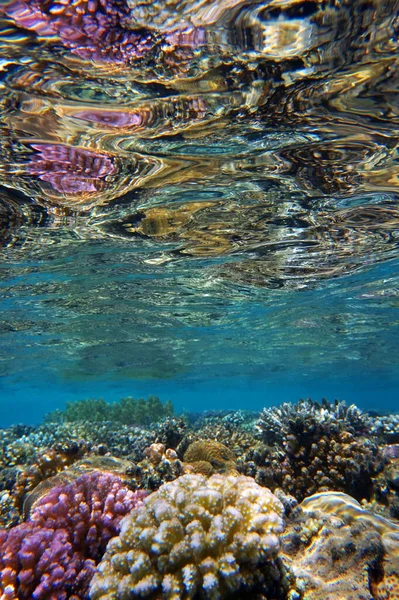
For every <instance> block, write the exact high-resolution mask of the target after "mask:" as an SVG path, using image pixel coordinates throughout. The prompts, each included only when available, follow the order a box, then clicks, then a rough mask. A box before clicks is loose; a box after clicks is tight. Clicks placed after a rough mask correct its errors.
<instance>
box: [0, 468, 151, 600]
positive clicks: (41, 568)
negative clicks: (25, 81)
mask: <svg viewBox="0 0 399 600" xmlns="http://www.w3.org/2000/svg"><path fill="white" fill-rule="evenodd" d="M145 495H146V493H145V492H143V491H138V492H132V491H131V490H129V489H128V488H127V487H125V486H124V484H123V482H122V481H121V479H120V478H119V477H117V476H115V475H112V474H110V473H102V472H99V471H94V472H93V473H90V474H84V475H82V476H80V477H79V478H78V479H76V480H75V481H74V482H72V483H70V484H66V485H60V486H57V487H55V488H53V489H52V490H51V491H50V492H49V493H48V494H47V495H46V496H44V497H43V498H41V499H40V500H39V502H38V503H37V504H36V506H35V507H34V510H33V513H32V515H31V517H30V519H29V520H28V521H27V522H26V523H22V524H20V525H17V526H16V527H14V528H12V529H11V530H9V531H6V530H1V531H0V594H2V595H1V598H2V599H3V600H16V599H18V600H67V599H69V600H78V599H79V598H82V597H85V595H86V594H87V588H88V585H89V583H90V580H91V578H92V576H93V574H94V571H95V567H96V564H97V563H98V562H99V560H100V559H101V557H102V555H103V554H104V552H105V548H106V545H107V543H108V541H109V540H110V539H111V538H112V537H114V536H115V535H117V534H118V533H119V523H120V520H121V519H122V517H124V516H125V515H126V514H127V513H129V512H130V511H131V510H132V509H133V508H135V507H137V506H138V505H139V504H141V502H142V499H143V498H144V497H145Z"/></svg>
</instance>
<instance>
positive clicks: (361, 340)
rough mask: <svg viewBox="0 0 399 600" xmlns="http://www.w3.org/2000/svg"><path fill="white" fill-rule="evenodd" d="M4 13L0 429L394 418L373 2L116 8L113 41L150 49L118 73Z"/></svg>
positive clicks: (387, 153) (391, 173) (388, 168)
mask: <svg viewBox="0 0 399 600" xmlns="http://www.w3.org/2000/svg"><path fill="white" fill-rule="evenodd" d="M22 4H24V5H25V8H26V9H27V10H28V13H29V15H30V16H29V18H22V17H21V15H20V13H19V12H18V10H17V9H16V8H15V3H14V2H7V3H4V4H3V6H2V8H1V9H0V15H1V18H2V34H1V36H0V42H1V44H0V60H1V63H0V64H1V67H2V72H1V74H2V78H1V83H0V86H1V90H0V91H1V95H2V99H1V101H0V102H1V105H0V109H1V114H0V125H1V133H0V141H1V142H2V150H1V156H0V173H1V175H2V188H1V189H0V208H1V210H0V229H1V234H2V246H1V256H0V261H1V264H0V266H1V271H0V311H1V313H0V333H1V342H0V343H1V346H0V376H1V380H0V391H1V407H0V425H2V426H8V425H10V424H11V423H15V422H26V423H34V422H37V421H40V420H41V418H42V416H43V414H45V413H46V412H48V411H49V410H53V409H54V408H62V407H63V406H64V404H65V402H66V401H68V400H73V399H81V398H84V397H100V396H101V397H104V398H106V399H109V400H116V399H118V398H120V397H122V396H124V395H127V394H128V395H133V396H138V395H148V394H156V395H159V396H160V397H161V399H164V400H166V399H171V400H172V401H173V402H174V404H175V406H176V408H177V409H178V410H180V409H184V410H205V409H210V408H219V409H226V408H253V409H260V408H261V407H262V406H265V405H271V404H276V403H279V402H282V401H296V400H297V399H299V398H300V397H304V396H306V397H307V396H311V397H312V398H314V399H315V400H318V399H320V398H321V397H323V396H324V397H327V398H328V399H329V400H333V399H334V398H338V399H345V400H346V401H347V402H354V403H356V404H357V405H358V406H360V407H361V408H370V409H374V410H376V409H378V410H382V411H384V410H385V411H388V410H391V411H392V410H396V409H397V389H398V380H399V366H398V342H397V340H398V336H397V327H398V318H397V314H398V313H397V308H398V304H399V279H398V228H399V211H398V196H397V189H398V181H399V163H398V133H397V132H398V121H399V117H398V104H397V99H396V91H395V90H396V87H395V86H397V80H398V68H397V63H398V61H397V22H396V20H395V15H396V14H397V8H398V7H397V3H396V2H389V3H387V4H385V5H384V6H382V5H380V4H378V3H376V4H375V5H374V4H372V3H371V4H368V5H366V4H363V3H362V2H355V3H351V4H350V6H349V5H346V4H345V3H343V2H342V3H340V2H338V3H336V5H335V8H334V9H333V8H331V7H328V6H327V5H324V4H322V3H320V4H318V3H304V4H300V3H291V4H290V3H289V2H286V3H278V2H272V3H264V5H260V4H253V3H248V2H247V3H245V2H243V3H238V4H237V7H238V8H237V7H235V8H232V7H230V8H228V7H224V8H223V10H222V9H221V13H222V14H221V15H219V17H220V18H219V20H218V18H216V20H214V19H213V17H211V12H209V11H210V8H209V7H210V4H211V3H208V4H206V3H205V7H207V6H208V5H209V6H208V8H209V10H205V9H204V10H199V9H198V7H196V5H195V4H193V5H189V4H187V5H184V7H183V5H181V6H180V8H179V9H177V10H176V9H173V10H172V9H170V10H171V15H169V16H168V14H169V13H168V10H169V9H168V8H167V7H166V6H163V5H162V3H161V4H160V6H159V16H158V17H157V18H156V19H155V20H154V18H153V17H151V18H150V16H149V14H146V9H145V8H143V9H142V11H143V12H142V13H139V12H137V10H138V9H135V10H136V12H135V10H134V7H133V9H132V13H131V18H132V19H133V21H132V23H131V25H130V27H131V29H128V30H126V27H125V25H124V26H123V27H124V29H123V28H122V26H121V24H120V23H119V25H118V27H119V28H120V29H121V28H122V29H123V31H122V34H123V35H127V33H126V31H130V32H131V31H137V27H139V26H140V27H147V28H148V30H149V31H150V34H151V36H153V38H154V39H155V38H156V39H158V40H162V44H163V46H162V48H163V50H162V51H160V50H159V46H154V47H151V43H152V42H151V43H149V48H148V49H147V50H146V52H145V53H144V55H143V56H141V57H137V56H136V55H135V54H134V51H133V50H131V52H130V55H129V56H127V57H126V56H124V57H122V59H121V58H120V56H119V57H118V56H116V55H114V54H112V53H111V54H109V51H108V50H109V47H110V46H109V44H108V45H107V44H105V46H104V45H102V44H103V40H101V39H93V38H91V37H90V36H88V34H87V32H86V33H85V34H84V35H86V37H84V36H83V38H79V39H80V42H79V44H80V46H78V49H76V47H75V46H73V45H71V41H70V39H69V38H68V35H69V34H68V32H67V29H66V25H68V26H71V23H72V25H73V27H75V28H78V29H79V27H80V28H81V29H80V30H79V31H80V34H79V35H82V25H81V21H80V17H77V16H76V14H75V13H74V9H73V8H71V11H72V12H70V13H68V10H69V9H65V10H66V12H65V14H64V13H62V16H61V17H60V18H59V19H58V20H57V19H56V18H55V17H54V16H52V17H49V14H50V13H49V12H48V11H49V6H50V7H51V3H48V6H47V4H46V5H45V7H44V8H43V6H42V7H40V6H39V5H38V3H37V2H35V1H34V0H32V1H29V0H25V1H24V2H22ZM109 4H110V5H113V3H112V2H110V3H109ZM216 4H217V3H215V6H216ZM118 6H119V5H118ZM255 8H256V10H255ZM261 9H262V10H261ZM118 10H119V9H118ZM29 11H31V12H29ZM46 11H47V12H46ZM179 11H180V12H179ZM251 11H252V12H253V15H256V17H255V16H253V19H252V20H251V18H250V15H251ZM212 14H213V13H212ZM162 15H164V16H163V17H162ZM193 15H196V16H193ZM259 15H261V16H259ZM167 17H168V18H167ZM90 18H91V17H90ZM135 19H136V20H135ZM146 19H147V20H146ZM168 19H169V20H168ZM171 19H172V21H171ZM173 19H174V20H173ZM248 19H249V20H248ZM107 23H108V21H107ZM137 23H138V24H137ZM193 23H194V24H193ZM38 24H41V27H44V25H43V24H46V27H52V28H53V29H52V34H51V35H50V34H46V32H45V30H44V29H41V30H40V31H41V33H39V35H38V27H39V25H38ZM107 26H108V25H107ZM122 29H121V30H122ZM68 31H69V30H68ZM140 31H141V29H140ZM54 32H55V33H54ZM182 32H183V33H184V32H185V33H184V35H186V36H188V37H186V41H185V42H182V41H181V38H179V35H183V34H182ZM188 32H191V33H190V34H189V33H188ZM193 32H194V33H195V35H194V33H193ZM53 34H54V35H53ZM122 34H121V35H122ZM129 35H130V34H129ZM140 35H141V34H140ZM157 36H158V37H157ZM190 36H191V37H190ZM193 36H194V37H193ZM151 39H152V38H151ZM176 40H177V41H176ZM179 40H180V41H179ZM118 43H119V42H118V40H117V39H116V41H115V44H114V47H115V48H117V46H118ZM87 48H89V49H90V48H91V50H90V51H92V52H94V50H95V52H94V54H93V55H92V56H93V59H92V60H88V59H87V56H86V55H85V52H86V50H87ZM104 48H108V50H107V49H104ZM154 48H156V50H154ZM82 49H83V50H82ZM85 49H86V50H85ZM93 49H94V50H93ZM96 52H97V54H96ZM151 53H152V54H151Z"/></svg>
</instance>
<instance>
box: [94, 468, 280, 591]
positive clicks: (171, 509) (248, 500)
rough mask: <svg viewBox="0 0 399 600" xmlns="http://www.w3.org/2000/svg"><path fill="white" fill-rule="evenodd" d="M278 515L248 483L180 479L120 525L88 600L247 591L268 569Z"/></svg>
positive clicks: (268, 496) (270, 499)
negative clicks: (263, 571) (117, 535)
mask: <svg viewBox="0 0 399 600" xmlns="http://www.w3.org/2000/svg"><path fill="white" fill-rule="evenodd" d="M282 514H283V507H282V505H281V503H280V501H279V500H278V499H277V498H276V497H275V496H274V495H273V494H272V493H271V492H270V491H269V490H267V489H265V488H262V487H260V486H259V485H257V484H256V483H255V481H254V480H253V479H251V478H249V477H244V476H233V475H228V476H222V475H213V476H212V477H210V478H209V479H207V478H206V477H204V476H202V475H196V474H189V475H184V476H182V477H179V478H178V479H176V480H175V481H172V482H170V483H167V484H164V485H163V486H161V487H160V488H159V490H158V491H157V492H154V493H153V494H151V495H150V496H149V497H148V498H147V499H146V500H145V504H144V506H142V507H140V508H139V509H137V510H135V511H133V512H132V513H131V514H130V515H128V516H127V517H125V519H123V521H122V523H121V533H120V535H119V537H116V538H114V539H113V540H111V542H110V543H109V545H108V548H107V552H106V554H105V556H104V558H103V560H102V562H101V563H100V565H99V567H98V571H97V573H96V575H95V576H94V578H93V580H92V584H91V588H90V597H91V598H92V600H100V599H102V600H104V599H107V600H109V599H111V598H112V599H113V600H124V599H125V598H131V597H135V596H140V597H143V598H157V599H158V598H162V599H168V600H187V599H189V598H194V597H196V598H206V599H209V600H217V599H220V598H226V597H228V596H229V594H231V593H234V592H236V591H238V590H239V589H240V588H241V587H245V590H246V592H247V591H248V590H250V589H251V587H252V586H254V585H255V584H256V583H257V582H258V581H260V580H262V577H263V576H262V568H265V566H266V567H267V565H271V564H273V559H274V558H275V556H276V554H277V551H278V549H279V537H278V534H280V533H281V532H282V531H283V520H282Z"/></svg>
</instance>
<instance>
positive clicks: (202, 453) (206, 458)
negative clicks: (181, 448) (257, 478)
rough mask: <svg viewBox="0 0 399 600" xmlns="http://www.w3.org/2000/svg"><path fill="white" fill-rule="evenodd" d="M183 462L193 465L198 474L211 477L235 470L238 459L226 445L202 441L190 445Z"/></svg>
mask: <svg viewBox="0 0 399 600" xmlns="http://www.w3.org/2000/svg"><path fill="white" fill-rule="evenodd" d="M183 460H184V461H185V462H186V463H189V464H191V465H192V467H193V469H194V471H195V472H197V473H202V474H203V475H209V474H212V473H215V472H217V473H225V472H228V471H234V470H235V467H236V465H235V460H236V457H235V456H234V453H233V452H232V451H231V450H230V449H229V448H227V446H225V445H224V444H220V443H219V442H215V441H212V440H202V441H198V442H194V443H192V444H190V445H189V447H188V448H187V450H186V452H185V453H184V457H183Z"/></svg>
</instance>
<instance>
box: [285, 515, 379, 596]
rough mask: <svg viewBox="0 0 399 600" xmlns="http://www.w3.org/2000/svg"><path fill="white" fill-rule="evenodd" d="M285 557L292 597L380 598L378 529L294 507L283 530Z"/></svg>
mask: <svg viewBox="0 0 399 600" xmlns="http://www.w3.org/2000/svg"><path fill="white" fill-rule="evenodd" d="M280 557H281V559H282V561H283V563H284V564H286V566H287V567H288V568H289V570H290V571H291V573H292V575H293V576H294V583H293V589H294V590H296V591H297V594H298V595H294V596H293V597H294V598H302V599H303V600H321V599H322V598H326V599H327V598H328V599H329V600H343V599H345V600H349V599H350V600H365V599H366V598H367V599H371V598H375V596H374V594H373V593H372V591H371V590H372V589H374V588H375V586H376V585H377V584H378V582H379V578H380V576H381V574H382V573H383V569H384V546H383V543H382V539H381V536H380V534H379V533H378V531H376V530H375V529H374V528H373V527H368V526H367V524H365V523H358V522H355V521H352V522H351V523H348V522H345V520H344V519H341V518H338V517H336V516H332V515H330V514H328V513H325V512H324V511H322V510H317V511H314V512H311V513H308V512H304V511H302V510H301V509H300V508H299V509H297V510H295V511H294V513H293V517H292V519H290V522H289V523H288V524H287V528H286V531H285V533H284V534H283V535H282V536H281V550H280ZM386 600H388V597H387V598H386Z"/></svg>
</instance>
